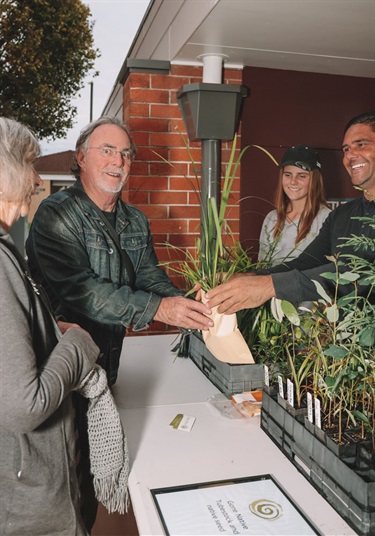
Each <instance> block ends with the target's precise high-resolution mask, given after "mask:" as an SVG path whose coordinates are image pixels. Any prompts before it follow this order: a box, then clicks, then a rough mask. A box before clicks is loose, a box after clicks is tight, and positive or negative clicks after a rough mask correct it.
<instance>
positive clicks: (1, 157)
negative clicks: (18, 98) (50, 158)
mask: <svg viewBox="0 0 375 536" xmlns="http://www.w3.org/2000/svg"><path fill="white" fill-rule="evenodd" d="M39 154H40V146H39V142H38V140H37V139H36V137H35V135H34V134H33V133H32V132H31V130H30V129H29V128H28V127H26V126H25V125H23V124H21V123H19V122H18V121H15V120H14V119H8V118H7V117H0V200H1V201H3V200H4V201H10V202H12V203H23V202H24V201H25V200H26V199H27V198H28V196H29V195H30V194H31V192H32V191H33V190H34V174H35V170H34V163H35V160H36V159H37V157H38V156H39Z"/></svg>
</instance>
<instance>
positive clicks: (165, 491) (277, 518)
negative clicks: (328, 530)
mask: <svg viewBox="0 0 375 536" xmlns="http://www.w3.org/2000/svg"><path fill="white" fill-rule="evenodd" d="M151 493H152V496H153V498H154V501H155V504H156V507H157V510H158V513H159V516H160V519H161V521H162V523H163V527H164V530H165V532H166V534H167V535H170V536H177V535H178V536H180V535H186V536H193V535H197V536H202V534H204V535H205V536H211V535H212V536H218V535H221V534H223V535H231V534H253V535H259V534H262V535H263V534H271V535H274V536H282V535H291V534H298V536H305V535H311V534H319V535H321V532H320V531H319V530H318V529H317V528H316V527H315V526H314V525H313V523H312V522H311V521H310V520H309V519H308V518H307V517H306V516H305V514H304V513H303V512H302V511H301V509H300V508H299V507H298V506H297V504H296V503H295V502H294V501H293V500H292V499H291V498H290V497H288V495H287V494H286V492H285V491H284V489H283V488H282V487H281V486H280V485H279V484H278V483H277V482H276V480H275V479H274V478H273V477H272V476H271V475H259V476H253V477H247V478H236V479H234V480H223V481H218V482H205V483H200V484H192V485H187V486H178V487H171V488H160V489H152V490H151Z"/></svg>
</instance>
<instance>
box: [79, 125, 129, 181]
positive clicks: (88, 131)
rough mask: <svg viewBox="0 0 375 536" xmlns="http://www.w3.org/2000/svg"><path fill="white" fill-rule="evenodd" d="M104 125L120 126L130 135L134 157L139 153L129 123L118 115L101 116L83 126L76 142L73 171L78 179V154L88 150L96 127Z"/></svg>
mask: <svg viewBox="0 0 375 536" xmlns="http://www.w3.org/2000/svg"><path fill="white" fill-rule="evenodd" d="M102 125H116V126H118V127H120V128H121V129H122V130H123V131H124V132H125V134H127V135H128V137H129V140H130V151H131V154H132V157H133V158H134V156H135V155H136V153H137V148H136V146H135V144H134V141H133V138H132V135H131V133H130V130H129V128H128V127H127V125H126V124H125V123H124V122H123V121H121V119H118V118H117V117H111V116H109V115H104V116H103V117H99V119H96V120H95V121H92V122H91V123H89V124H88V125H87V126H86V127H85V128H83V129H82V130H81V132H80V135H79V137H78V140H77V143H76V152H75V158H74V164H73V166H72V169H71V172H72V173H73V175H74V176H75V177H76V179H79V177H80V172H81V169H80V167H79V165H78V162H77V154H78V152H79V151H83V152H86V151H87V149H88V147H89V142H90V138H91V136H92V134H93V132H94V130H95V129H97V128H98V127H101V126H102Z"/></svg>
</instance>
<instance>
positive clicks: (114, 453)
mask: <svg viewBox="0 0 375 536" xmlns="http://www.w3.org/2000/svg"><path fill="white" fill-rule="evenodd" d="M77 391H78V392H79V393H80V394H81V395H82V396H84V397H85V398H88V399H89V404H88V406H89V407H88V411H87V420H88V436H89V446H90V465H91V473H92V475H93V477H94V489H95V495H96V498H97V499H98V501H99V502H101V503H102V504H103V505H104V506H105V507H106V509H107V510H108V512H109V513H112V512H119V513H120V514H123V513H124V512H125V511H126V512H127V510H128V487H127V486H128V475H129V454H128V447H127V442H126V437H125V434H124V431H123V428H122V425H121V420H120V415H119V413H118V410H117V407H116V404H115V401H114V399H113V396H112V393H111V391H110V389H109V387H108V383H107V376H106V374H105V372H104V370H103V369H102V368H101V367H99V366H98V365H96V366H95V368H94V369H93V370H92V371H91V372H90V373H89V374H88V375H87V376H86V378H85V379H84V380H83V382H82V383H81V384H80V385H79V387H78V389H77Z"/></svg>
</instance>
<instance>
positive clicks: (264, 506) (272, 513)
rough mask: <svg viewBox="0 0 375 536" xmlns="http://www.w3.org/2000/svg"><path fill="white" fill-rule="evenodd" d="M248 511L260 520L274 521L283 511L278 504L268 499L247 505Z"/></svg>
mask: <svg viewBox="0 0 375 536" xmlns="http://www.w3.org/2000/svg"><path fill="white" fill-rule="evenodd" d="M249 508H250V511H251V512H252V513H253V514H254V515H256V516H258V517H261V518H262V519H268V520H269V521H275V519H279V517H281V516H282V513H283V509H282V506H281V505H280V504H278V503H277V502H274V501H270V500H268V499H259V500H258V501H254V502H252V503H250V504H249Z"/></svg>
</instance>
